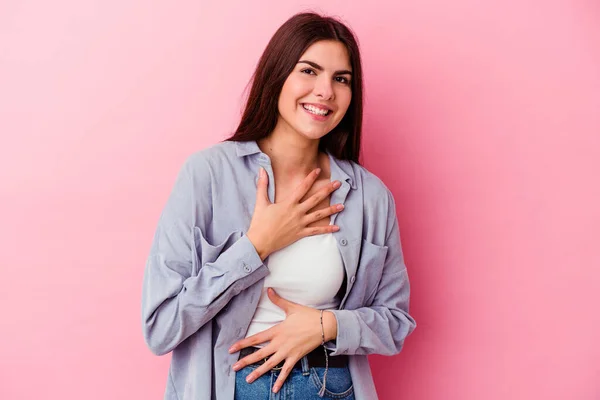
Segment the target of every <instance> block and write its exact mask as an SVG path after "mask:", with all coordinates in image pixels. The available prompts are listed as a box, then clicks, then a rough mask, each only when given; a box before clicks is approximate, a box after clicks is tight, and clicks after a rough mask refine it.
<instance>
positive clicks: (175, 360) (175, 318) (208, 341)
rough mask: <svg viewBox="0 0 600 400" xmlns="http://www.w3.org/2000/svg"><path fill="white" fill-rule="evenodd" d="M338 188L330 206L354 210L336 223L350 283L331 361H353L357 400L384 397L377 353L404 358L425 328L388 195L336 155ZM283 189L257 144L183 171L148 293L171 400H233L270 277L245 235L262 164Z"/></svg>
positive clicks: (148, 312)
mask: <svg viewBox="0 0 600 400" xmlns="http://www.w3.org/2000/svg"><path fill="white" fill-rule="evenodd" d="M328 156H329V161H330V170H331V180H332V181H333V180H339V181H340V182H341V183H342V186H341V187H340V188H339V189H337V190H336V191H334V192H333V193H332V195H331V200H330V204H337V203H342V204H344V205H345V209H344V211H342V212H341V213H339V214H334V216H333V217H332V223H334V224H336V225H338V226H339V227H340V230H339V231H338V232H334V233H333V236H334V238H335V240H336V243H337V246H338V249H339V251H340V255H341V257H342V260H343V262H344V272H345V275H346V278H347V285H346V291H345V293H344V294H343V298H342V300H341V303H340V305H339V307H338V308H337V309H335V310H331V311H332V313H333V314H334V315H335V317H336V320H337V337H336V339H335V340H333V341H331V342H328V343H326V347H327V348H328V349H330V350H332V353H331V355H332V356H336V355H341V354H346V355H348V356H349V360H348V368H349V370H350V374H351V377H352V382H353V385H354V395H355V396H356V398H357V399H359V400H363V399H364V400H374V399H376V398H377V393H376V391H375V385H374V383H373V378H372V376H371V370H370V368H369V361H368V359H367V355H369V354H384V355H393V354H397V353H399V352H400V350H401V349H402V346H403V344H404V339H405V338H406V337H407V336H408V335H409V334H410V333H411V332H412V331H413V329H415V326H416V323H415V321H414V319H413V318H412V317H411V315H410V314H409V313H408V306H409V297H410V284H409V280H408V271H407V268H406V265H405V264H404V256H403V253H402V247H401V244H400V230H399V227H398V220H397V218H396V204H395V202H394V197H393V196H392V193H391V192H390V190H389V189H388V188H387V187H386V186H385V185H384V184H383V182H382V181H381V180H380V179H379V178H377V177H376V176H375V175H373V174H372V173H371V172H369V171H368V170H367V169H365V168H364V167H362V166H360V165H358V164H356V163H353V162H351V161H346V160H339V159H337V158H335V157H334V156H333V155H331V154H328ZM261 166H262V167H263V168H265V170H266V171H267V174H268V176H269V188H268V195H269V199H270V200H271V201H273V199H274V196H275V190H276V188H275V185H274V182H275V180H274V177H273V168H272V166H271V161H270V159H269V156H268V155H267V154H265V153H263V152H262V151H261V150H260V148H259V146H258V144H257V143H256V142H255V141H248V142H222V143H219V144H216V145H214V146H211V147H209V148H207V149H204V150H201V151H198V152H196V153H194V154H192V155H191V156H190V157H189V158H188V159H187V160H186V162H185V163H184V165H183V167H182V168H181V170H180V172H179V174H178V176H177V179H176V180H175V184H174V186H173V189H172V191H171V194H170V196H169V198H168V200H167V202H166V205H165V207H164V209H163V211H162V214H161V216H160V218H159V220H158V226H157V228H156V232H155V235H154V239H153V241H152V247H151V249H150V254H149V256H148V259H147V262H146V269H145V271H144V281H143V286H142V327H143V333H144V339H145V341H146V344H147V345H148V347H149V348H150V350H151V351H152V352H153V353H154V354H157V355H163V354H167V353H169V352H172V357H171V366H170V369H169V375H168V377H167V382H166V390H165V396H164V398H165V399H168V400H215V399H216V400H231V399H233V396H234V389H235V375H236V374H235V372H233V370H232V368H231V366H232V365H233V364H234V363H235V362H236V361H237V359H238V354H237V353H236V354H229V352H228V349H229V347H230V346H231V345H232V344H234V343H235V342H237V341H238V340H240V339H242V338H244V337H245V334H246V332H247V329H248V326H249V324H250V321H251V320H252V316H253V315H254V312H255V310H256V306H257V304H258V300H259V299H260V295H261V293H262V290H263V283H264V278H265V276H266V275H267V274H268V273H269V270H268V268H267V267H266V265H265V264H264V263H263V261H262V260H261V259H260V257H259V255H258V254H257V252H256V249H255V248H254V246H253V245H252V243H251V242H250V240H248V237H247V236H246V235H245V232H246V231H247V230H248V227H249V226H250V221H251V220H252V214H253V212H254V203H255V201H256V180H257V177H258V171H259V168H260V167H261Z"/></svg>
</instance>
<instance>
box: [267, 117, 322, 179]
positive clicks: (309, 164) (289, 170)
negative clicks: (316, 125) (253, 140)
mask: <svg viewBox="0 0 600 400" xmlns="http://www.w3.org/2000/svg"><path fill="white" fill-rule="evenodd" d="M257 143H258V146H259V147H260V149H261V151H262V152H263V153H265V154H266V155H268V156H269V158H270V159H271V166H272V167H273V170H274V171H277V173H276V175H277V176H278V177H279V178H282V179H285V180H286V181H287V180H293V179H294V178H298V177H305V176H306V175H308V174H309V173H310V172H311V171H312V170H314V169H315V168H318V167H321V168H322V166H321V165H320V164H321V163H320V158H319V139H316V140H311V139H307V138H305V137H302V136H300V135H298V134H290V133H286V132H282V131H280V130H277V129H275V130H274V131H273V132H272V133H271V134H270V135H269V136H267V137H265V138H263V139H261V140H259V141H258V142H257Z"/></svg>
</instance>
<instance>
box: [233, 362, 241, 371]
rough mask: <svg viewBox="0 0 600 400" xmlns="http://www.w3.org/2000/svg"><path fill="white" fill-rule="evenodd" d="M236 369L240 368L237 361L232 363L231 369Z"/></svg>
mask: <svg viewBox="0 0 600 400" xmlns="http://www.w3.org/2000/svg"><path fill="white" fill-rule="evenodd" d="M238 369H240V364H238V363H235V364H233V370H234V371H237V370H238Z"/></svg>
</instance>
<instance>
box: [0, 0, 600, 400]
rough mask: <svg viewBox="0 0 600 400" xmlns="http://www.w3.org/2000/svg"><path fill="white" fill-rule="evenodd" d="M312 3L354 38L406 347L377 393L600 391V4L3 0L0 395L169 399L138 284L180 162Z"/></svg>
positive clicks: (229, 125)
mask: <svg viewBox="0 0 600 400" xmlns="http://www.w3.org/2000/svg"><path fill="white" fill-rule="evenodd" d="M308 7H313V8H316V9H317V10H322V11H325V12H328V13H330V14H334V15H342V16H343V17H344V19H345V20H346V21H347V22H348V23H350V25H351V26H352V27H353V28H354V29H355V31H356V32H357V34H358V35H359V38H360V42H361V45H362V51H363V56H364V65H365V74H366V84H367V98H366V100H367V103H366V109H365V130H364V157H363V160H364V163H365V165H366V166H367V167H368V168H369V169H371V170H372V171H373V172H375V173H376V174H377V175H379V176H380V177H381V178H382V179H383V180H384V182H385V183H386V184H387V185H388V186H389V187H390V188H391V189H392V191H393V192H394V194H395V196H396V199H397V205H398V215H399V220H400V227H401V232H402V237H403V246H404V251H405V254H406V261H407V265H408V268H409V273H410V277H411V281H412V288H413V292H412V293H413V295H412V304H411V305H412V308H411V312H412V314H413V315H414V316H415V318H416V319H417V322H418V327H417V330H416V331H415V333H414V334H413V335H412V336H411V337H409V339H408V340H407V342H406V346H405V350H404V351H403V353H402V354H401V355H400V356H398V357H393V358H387V357H380V356H374V357H372V364H373V371H374V375H375V380H376V383H377V387H378V391H379V393H380V396H381V398H382V399H412V400H430V399H433V400H438V399H440V400H441V399H443V400H481V399H485V400H496V399H498V400H500V399H502V400H504V399H509V398H510V399H519V400H520V399H544V400H551V399H557V400H558V399H560V400H565V399H569V400H571V399H576V400H588V399H589V400H592V399H598V398H600V345H599V344H598V341H599V338H600V311H598V308H599V307H600V250H599V247H600V246H599V244H600V243H599V237H600V235H599V228H598V227H599V225H600V211H599V210H600V206H599V204H600V187H599V186H600V184H599V182H600V177H599V175H600V6H599V4H598V2H595V1H592V0H588V1H584V0H577V1H576V0H563V1H541V0H540V1H536V2H533V1H522V0H519V1H517V0H510V1H506V0H502V1H500V0H496V1H487V2H480V1H474V0H455V1H452V2H450V1H441V0H425V1H418V2H415V1H403V2H397V1H391V0H390V1H370V2H368V7H367V6H366V5H360V4H359V3H352V2H349V1H347V0H344V1H333V0H330V1H327V2H323V6H321V7H315V6H314V3H313V4H311V3H304V2H300V1H285V2H283V1H271V2H268V1H264V0H258V1H252V2H247V1H237V2H231V1H217V2H210V3H208V2H204V1H187V0H183V1H179V2H177V3H174V2H167V1H163V2H148V1H140V0H137V1H136V0H119V1H116V0H112V1H107V0H102V1H100V0H96V1H93V0H78V1H75V0H72V1H68V0H57V1H54V2H42V1H37V2H35V1H28V0H20V1H3V2H1V3H0V132H1V133H2V142H1V143H2V146H1V150H0V179H1V183H2V184H1V185H0V201H1V205H2V207H0V221H1V223H0V246H1V247H2V249H1V250H2V258H1V262H0V268H1V273H2V279H1V281H0V305H1V307H2V316H1V318H0V398H1V399H7V400H12V399H62V400H67V399H73V400H75V399H86V400H96V399H98V400H100V399H102V400H104V399H127V400H130V399H161V398H162V394H163V390H164V386H165V381H166V374H167V367H168V363H169V357H168V356H165V357H162V358H158V357H155V356H153V355H152V354H151V353H150V351H149V350H147V349H146V347H145V344H144V342H143V338H142V333H141V317H140V298H141V297H140V292H141V283H142V273H143V268H144V263H145V258H146V255H147V252H148V250H149V246H150V241H151V238H152V235H153V232H154V228H155V226H156V222H157V218H158V215H159V213H160V210H161V209H162V207H163V205H164V202H165V200H166V197H167V195H168V193H169V191H170V189H171V187H172V184H173V182H174V179H175V174H176V172H177V171H178V169H179V167H180V165H181V164H182V162H183V160H184V158H185V157H186V156H187V155H189V154H190V153H192V152H194V151H196V150H197V149H201V148H204V147H206V146H208V145H210V144H213V143H215V142H217V141H219V140H220V139H222V138H224V137H225V136H226V135H227V134H228V133H229V132H231V131H232V130H233V129H234V128H235V126H236V123H237V121H238V118H239V115H240V107H241V104H242V98H243V96H242V93H243V89H244V87H245V85H246V83H247V81H248V79H249V77H250V74H251V72H252V70H253V68H254V66H255V64H256V62H257V60H258V57H259V56H260V54H261V52H262V50H263V48H264V46H265V45H266V43H267V41H268V39H269V38H270V36H271V35H272V34H273V33H274V31H275V30H276V28H277V27H278V26H279V25H280V24H281V23H283V22H284V21H285V19H287V18H288V17H289V16H291V15H292V14H293V13H295V12H297V11H301V10H304V9H306V8H308Z"/></svg>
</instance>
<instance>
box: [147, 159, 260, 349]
mask: <svg viewBox="0 0 600 400" xmlns="http://www.w3.org/2000/svg"><path fill="white" fill-rule="evenodd" d="M195 157H196V158H195V159H194V160H193V161H194V162H192V159H191V158H189V159H188V160H186V162H185V163H184V165H183V167H182V168H181V170H180V172H179V174H178V176H177V179H176V182H175V185H174V187H173V189H172V191H171V194H170V196H169V198H168V200H167V203H166V205H165V207H164V209H163V211H162V213H161V216H160V218H159V222H158V226H157V228H156V232H155V235H154V239H153V241H152V246H151V249H150V254H149V256H148V259H147V262H146V268H145V270H144V279H143V287H142V325H143V333H144V338H145V341H146V344H147V345H148V347H149V348H150V349H151V350H152V352H153V353H155V354H157V355H162V354H166V353H168V352H170V351H171V350H173V349H174V348H175V347H176V346H177V345H178V344H179V343H181V342H182V341H183V340H185V339H186V338H188V337H189V336H190V335H192V334H193V333H195V332H196V331H197V330H198V329H200V328H201V327H202V326H203V325H204V324H206V323H207V322H208V321H210V320H211V319H212V318H213V317H214V316H215V315H216V314H217V313H218V312H219V311H220V310H221V309H222V308H223V307H224V306H225V305H226V304H227V303H228V302H229V300H230V299H231V298H232V297H233V296H235V295H237V294H239V293H240V292H241V291H242V290H244V289H246V288H248V287H249V286H251V285H253V284H254V283H256V282H258V281H259V280H260V279H262V278H264V277H265V276H266V275H267V274H268V270H267V268H266V267H265V265H264V264H263V262H262V260H261V259H260V256H259V255H258V253H257V251H256V249H255V248H254V246H253V244H252V243H251V242H250V240H249V239H248V237H247V236H246V235H245V234H243V233H239V235H233V234H232V235H230V237H228V238H227V240H226V241H225V242H223V243H217V244H208V243H207V242H206V239H205V238H204V237H203V231H205V230H206V228H207V225H208V224H209V223H210V222H211V213H212V201H211V197H212V196H211V190H212V189H211V176H210V167H209V165H208V163H207V162H206V160H204V159H202V158H200V159H198V158H199V157H201V154H197V155H195Z"/></svg>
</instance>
